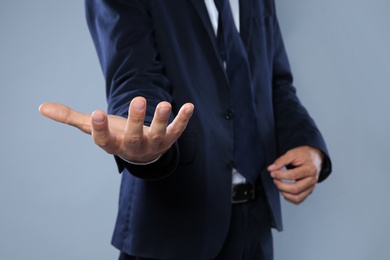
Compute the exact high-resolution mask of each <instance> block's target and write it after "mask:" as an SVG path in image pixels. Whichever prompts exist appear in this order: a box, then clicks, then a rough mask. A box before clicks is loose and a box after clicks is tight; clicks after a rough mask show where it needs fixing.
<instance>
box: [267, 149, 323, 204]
mask: <svg viewBox="0 0 390 260" xmlns="http://www.w3.org/2000/svg"><path fill="white" fill-rule="evenodd" d="M322 160H323V154H322V152H321V151H319V150H318V149H315V148H313V147H310V146H301V147H298V148H295V149H292V150H290V151H288V152H287V153H285V154H284V155H282V156H281V157H279V158H278V159H277V160H276V161H275V162H274V163H273V164H272V165H270V166H269V167H268V171H269V172H270V173H271V177H272V178H274V183H275V185H276V187H278V189H279V190H280V192H281V193H282V195H283V197H284V198H285V199H286V200H288V201H290V202H292V203H294V204H299V203H301V202H303V201H304V200H305V199H306V198H307V197H308V196H309V195H310V194H311V193H312V192H313V190H314V187H315V185H316V183H317V181H318V177H319V174H320V171H321V167H322ZM288 165H289V166H291V168H290V169H287V170H284V169H283V168H284V167H285V166H288Z"/></svg>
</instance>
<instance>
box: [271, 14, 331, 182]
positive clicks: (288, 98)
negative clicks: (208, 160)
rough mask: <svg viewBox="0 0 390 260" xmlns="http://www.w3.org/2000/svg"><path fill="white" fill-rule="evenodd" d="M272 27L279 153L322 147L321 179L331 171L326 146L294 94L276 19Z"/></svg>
mask: <svg viewBox="0 0 390 260" xmlns="http://www.w3.org/2000/svg"><path fill="white" fill-rule="evenodd" d="M274 28H275V35H274V59H273V61H274V62H273V103H274V111H275V126H276V133H277V142H278V149H279V153H280V154H283V153H285V152H287V151H288V150H290V149H292V148H295V147H298V146H304V145H308V146H312V147H315V148H317V149H319V150H321V151H322V152H323V154H324V155H325V157H324V161H323V165H322V170H321V173H320V177H319V182H321V181H323V180H324V179H326V178H327V177H328V176H329V174H330V173H331V170H332V165H331V160H330V157H329V153H328V149H327V147H326V144H325V141H324V139H323V137H322V135H321V133H320V131H319V130H318V128H317V126H316V124H315V122H314V121H313V119H312V118H311V117H310V115H309V113H308V112H307V110H306V109H305V108H304V107H303V106H302V104H301V102H300V101H299V99H298V97H297V95H296V89H295V88H294V86H293V77H292V74H291V69H290V65H289V62H288V58H287V54H286V51H285V47H284V43H283V40H282V36H281V32H280V28H279V24H278V21H277V18H275V21H274Z"/></svg>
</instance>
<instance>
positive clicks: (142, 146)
mask: <svg viewBox="0 0 390 260" xmlns="http://www.w3.org/2000/svg"><path fill="white" fill-rule="evenodd" d="M171 109H172V108H171V105H170V104H169V103H168V102H161V103H159V104H158V106H157V107H156V111H155V114H154V118H153V121H152V123H151V125H150V127H148V126H144V118H145V113H146V100H145V99H144V98H143V97H136V98H134V99H133V100H132V101H131V103H130V106H129V116H128V118H127V119H126V118H123V117H120V116H115V115H107V114H106V113H105V112H103V111H101V110H97V111H95V112H93V113H92V114H91V115H89V114H84V113H80V112H77V111H75V110H73V109H71V108H69V107H67V106H65V105H62V104H58V103H44V104H42V105H41V106H40V107H39V112H40V113H41V114H42V115H44V116H46V117H48V118H50V119H53V120H55V121H57V122H60V123H64V124H68V125H71V126H74V127H76V128H78V129H80V130H81V131H83V132H84V133H87V134H91V135H92V138H93V140H94V142H95V143H96V144H97V145H98V146H100V147H101V148H102V149H103V150H105V151H106V152H107V153H109V154H114V155H118V156H120V157H121V158H123V159H125V160H128V161H131V162H135V163H144V162H150V161H153V160H155V159H156V158H158V157H159V156H161V155H162V154H163V153H165V152H166V151H167V150H168V149H169V148H170V147H171V146H172V144H173V143H174V142H175V141H176V140H177V139H178V138H179V137H180V135H181V134H182V133H183V131H184V130H185V128H186V126H187V123H188V121H189V120H190V118H191V116H192V113H193V111H194V106H193V104H190V103H187V104H184V105H183V106H182V107H181V109H180V110H179V112H178V114H177V116H176V117H175V119H174V120H173V122H172V123H171V124H169V125H168V119H169V115H170V113H171Z"/></svg>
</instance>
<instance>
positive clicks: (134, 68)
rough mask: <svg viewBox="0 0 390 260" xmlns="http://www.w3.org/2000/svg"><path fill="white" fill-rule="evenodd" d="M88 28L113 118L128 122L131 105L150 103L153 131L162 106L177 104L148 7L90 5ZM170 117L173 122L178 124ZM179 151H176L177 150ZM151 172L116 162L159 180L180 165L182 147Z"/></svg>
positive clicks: (101, 0)
mask: <svg viewBox="0 0 390 260" xmlns="http://www.w3.org/2000/svg"><path fill="white" fill-rule="evenodd" d="M85 8H86V17H87V24H88V27H89V30H90V33H91V36H92V39H93V42H94V44H95V47H96V51H97V54H98V57H99V61H100V65H101V68H102V70H103V74H104V77H105V80H106V96H107V102H108V113H109V114H114V115H119V116H123V117H127V116H128V115H127V114H128V107H129V104H130V101H131V100H132V99H133V98H134V97H137V96H143V97H145V98H146V100H147V111H146V116H145V125H150V123H151V121H152V119H153V114H154V111H155V108H156V106H157V104H158V103H160V102H161V101H168V102H170V103H171V102H172V97H171V95H170V91H171V89H170V88H171V86H170V83H169V81H168V79H167V78H166V77H165V75H164V73H163V71H164V67H163V64H162V63H161V61H160V59H159V52H158V48H157V46H156V42H155V39H154V31H153V22H154V21H153V20H152V18H151V15H150V6H149V4H148V1H144V0H128V1H125V0H85ZM173 117H174V116H173V115H171V118H170V122H171V121H172V120H173ZM175 149H176V150H175ZM171 150H174V151H169V152H168V153H167V154H166V156H163V158H161V160H159V161H157V162H155V163H153V164H151V165H148V166H135V165H131V164H129V163H126V162H124V161H123V160H121V159H120V158H118V157H115V159H116V162H117V164H118V169H119V171H120V172H122V171H123V170H124V168H126V169H128V170H129V172H130V173H131V174H133V175H135V176H137V177H140V178H144V179H159V178H162V177H164V176H166V175H169V174H170V173H171V172H172V171H173V170H174V168H175V165H177V162H178V158H177V157H178V156H176V155H177V154H178V151H177V146H176V145H174V146H173V147H172V148H171Z"/></svg>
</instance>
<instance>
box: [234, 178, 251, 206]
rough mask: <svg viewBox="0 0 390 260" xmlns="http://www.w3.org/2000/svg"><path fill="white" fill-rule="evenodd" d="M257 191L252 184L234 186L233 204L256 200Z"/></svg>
mask: <svg viewBox="0 0 390 260" xmlns="http://www.w3.org/2000/svg"><path fill="white" fill-rule="evenodd" d="M255 197H256V194H255V189H254V186H253V185H252V184H251V183H241V184H236V185H233V186H232V203H244V202H248V201H250V200H253V199H255Z"/></svg>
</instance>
